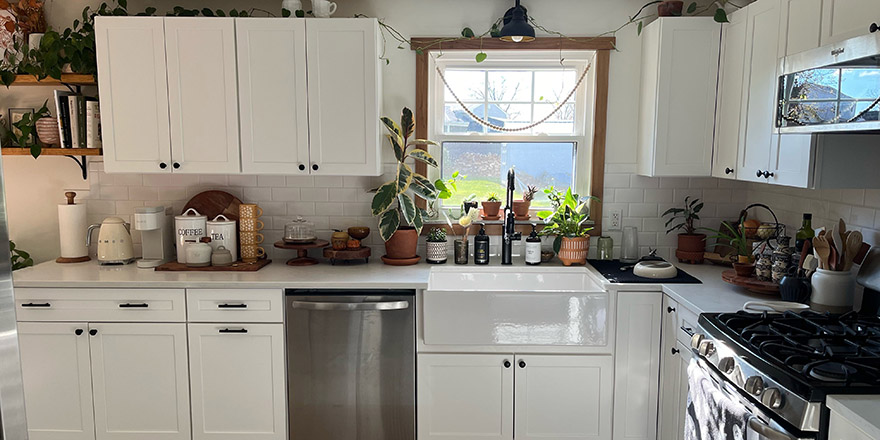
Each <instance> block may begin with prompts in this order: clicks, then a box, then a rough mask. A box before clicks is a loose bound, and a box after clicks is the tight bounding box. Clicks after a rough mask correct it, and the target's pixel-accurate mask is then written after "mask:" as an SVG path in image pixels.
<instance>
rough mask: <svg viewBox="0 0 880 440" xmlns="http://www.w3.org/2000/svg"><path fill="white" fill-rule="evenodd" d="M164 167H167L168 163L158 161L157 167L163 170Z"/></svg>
mask: <svg viewBox="0 0 880 440" xmlns="http://www.w3.org/2000/svg"><path fill="white" fill-rule="evenodd" d="M165 168H168V164H167V163H165V162H159V169H160V170H164V169H165Z"/></svg>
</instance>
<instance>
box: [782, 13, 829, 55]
mask: <svg viewBox="0 0 880 440" xmlns="http://www.w3.org/2000/svg"><path fill="white" fill-rule="evenodd" d="M825 2H826V3H827V2H828V0H825ZM782 5H783V14H785V15H786V17H787V18H786V19H785V21H786V24H787V38H786V49H785V55H786V56H788V55H792V54H796V53H799V52H803V51H805V50H810V49H815V48H817V47H819V46H820V45H821V44H822V41H821V34H822V29H821V27H820V26H819V23H821V22H822V0H783V3H782ZM785 29H786V28H780V32H784V31H785Z"/></svg>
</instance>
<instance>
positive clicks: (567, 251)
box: [558, 237, 590, 266]
mask: <svg viewBox="0 0 880 440" xmlns="http://www.w3.org/2000/svg"><path fill="white" fill-rule="evenodd" d="M589 251H590V237H562V246H560V248H559V255H558V256H559V259H560V260H562V264H564V265H566V266H571V265H572V264H585V263H586V262H587V253H588V252H589Z"/></svg>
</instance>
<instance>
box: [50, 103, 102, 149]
mask: <svg viewBox="0 0 880 440" xmlns="http://www.w3.org/2000/svg"><path fill="white" fill-rule="evenodd" d="M55 113H56V114H57V115H58V130H59V132H60V133H61V148H101V109H100V106H99V105H98V99H97V98H93V97H91V96H83V95H80V94H76V93H70V92H64V91H61V90H56V91H55Z"/></svg>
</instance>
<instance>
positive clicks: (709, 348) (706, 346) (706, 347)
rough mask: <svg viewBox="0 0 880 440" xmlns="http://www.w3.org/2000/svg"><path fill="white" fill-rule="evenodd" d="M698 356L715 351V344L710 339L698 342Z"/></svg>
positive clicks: (710, 354) (708, 354)
mask: <svg viewBox="0 0 880 440" xmlns="http://www.w3.org/2000/svg"><path fill="white" fill-rule="evenodd" d="M699 352H700V356H712V355H713V354H714V353H715V344H713V343H712V341H703V342H700V350H699Z"/></svg>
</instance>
